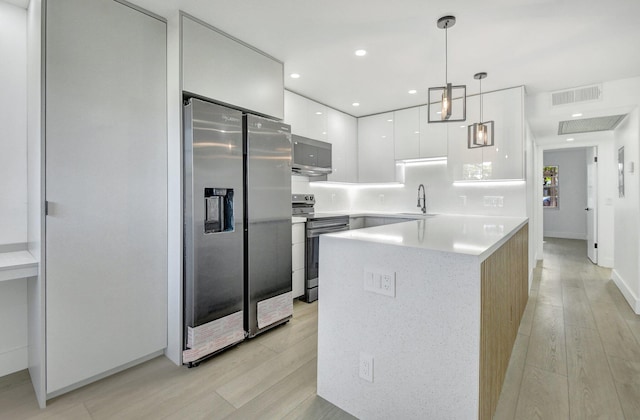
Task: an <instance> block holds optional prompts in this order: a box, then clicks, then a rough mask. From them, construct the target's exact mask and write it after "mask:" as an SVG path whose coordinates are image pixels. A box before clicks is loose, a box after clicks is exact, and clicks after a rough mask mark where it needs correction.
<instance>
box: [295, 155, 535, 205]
mask: <svg viewBox="0 0 640 420" xmlns="http://www.w3.org/2000/svg"><path fill="white" fill-rule="evenodd" d="M291 180H292V187H291V189H292V192H293V193H313V194H315V197H316V211H318V212H326V211H363V212H365V211H366V212H376V211H380V212H417V211H420V209H419V208H418V207H417V201H418V200H417V199H418V185H420V184H424V186H425V188H426V192H427V212H428V213H444V214H478V215H501V216H526V204H527V200H526V185H525V183H524V182H508V183H506V182H482V183H477V184H475V185H460V184H454V183H453V182H452V180H451V178H450V176H449V174H448V171H447V165H446V162H431V163H427V164H422V165H418V166H407V167H406V168H405V182H404V186H402V187H399V188H398V187H396V188H388V187H372V188H362V187H355V186H348V187H345V186H339V185H333V186H332V185H331V184H324V185H320V184H318V183H315V182H309V178H308V177H304V176H297V175H294V176H292V177H291Z"/></svg>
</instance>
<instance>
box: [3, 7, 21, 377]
mask: <svg viewBox="0 0 640 420" xmlns="http://www.w3.org/2000/svg"><path fill="white" fill-rule="evenodd" d="M0 57H2V65H0V92H2V94H0V249H3V250H7V251H8V250H11V249H12V247H7V246H6V245H7V244H23V246H24V244H26V242H27V12H26V10H25V9H21V8H19V7H17V6H14V5H11V4H8V3H5V2H0ZM27 314H28V312H27V281H26V280H25V279H18V280H12V281H5V282H0V376H4V375H6V374H9V373H11V372H15V371H18V370H22V369H25V368H26V367H27V360H28V347H27V346H28V335H27V319H28V318H27V317H28V315H27Z"/></svg>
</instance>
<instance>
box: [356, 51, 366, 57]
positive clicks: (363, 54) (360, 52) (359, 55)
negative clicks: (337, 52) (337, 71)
mask: <svg viewBox="0 0 640 420" xmlns="http://www.w3.org/2000/svg"><path fill="white" fill-rule="evenodd" d="M356 55H357V56H358V57H363V56H365V55H367V51H366V50H356Z"/></svg>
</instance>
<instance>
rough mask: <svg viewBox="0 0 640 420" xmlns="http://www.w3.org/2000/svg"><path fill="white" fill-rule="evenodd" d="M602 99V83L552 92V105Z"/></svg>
mask: <svg viewBox="0 0 640 420" xmlns="http://www.w3.org/2000/svg"><path fill="white" fill-rule="evenodd" d="M600 99H602V85H593V86H584V87H579V88H575V89H568V90H561V91H558V92H553V93H551V106H560V105H568V104H574V103H576V102H594V101H599V100H600Z"/></svg>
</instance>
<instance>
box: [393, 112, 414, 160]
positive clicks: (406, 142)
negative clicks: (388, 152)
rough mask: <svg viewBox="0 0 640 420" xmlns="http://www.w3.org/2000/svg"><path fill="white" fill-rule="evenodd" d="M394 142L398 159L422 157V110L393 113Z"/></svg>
mask: <svg viewBox="0 0 640 420" xmlns="http://www.w3.org/2000/svg"><path fill="white" fill-rule="evenodd" d="M393 140H394V143H395V158H396V159H413V158H417V157H420V110H419V109H418V107H414V108H407V109H402V110H400V111H395V112H394V113H393Z"/></svg>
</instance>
